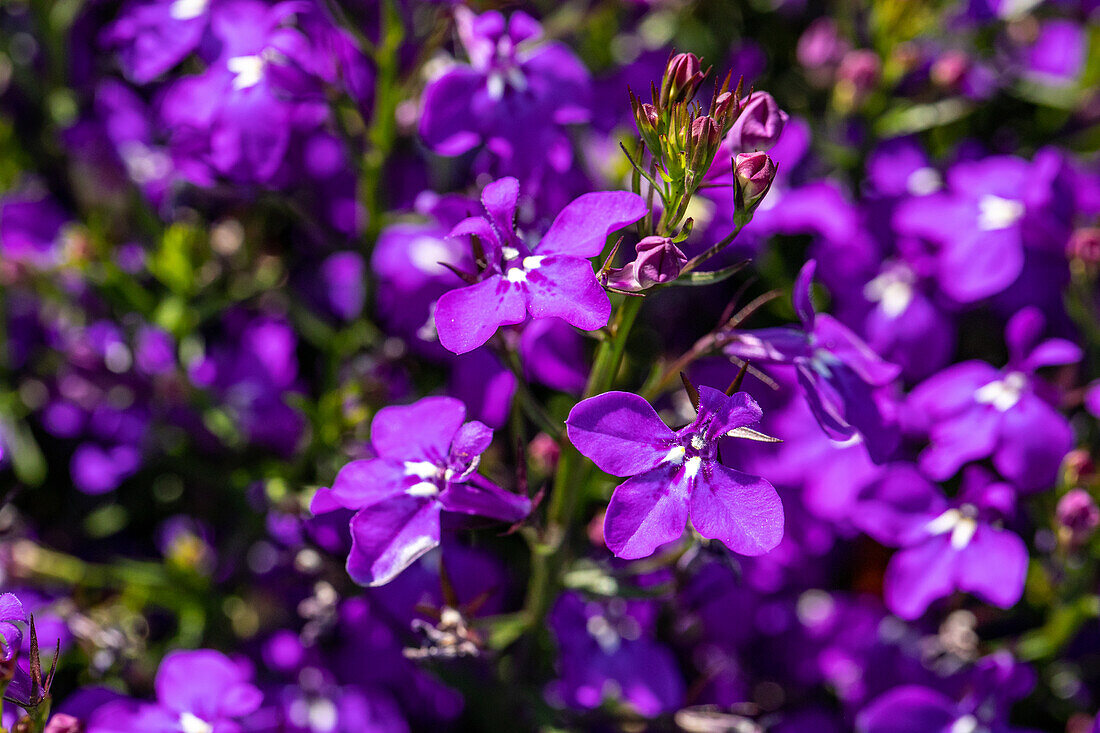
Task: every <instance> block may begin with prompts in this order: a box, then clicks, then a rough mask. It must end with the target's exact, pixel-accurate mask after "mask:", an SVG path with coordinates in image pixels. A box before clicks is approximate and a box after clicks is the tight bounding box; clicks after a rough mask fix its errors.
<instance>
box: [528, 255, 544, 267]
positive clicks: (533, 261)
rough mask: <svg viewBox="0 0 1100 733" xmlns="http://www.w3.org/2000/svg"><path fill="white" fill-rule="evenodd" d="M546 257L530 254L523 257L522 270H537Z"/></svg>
mask: <svg viewBox="0 0 1100 733" xmlns="http://www.w3.org/2000/svg"><path fill="white" fill-rule="evenodd" d="M545 259H546V258H545V257H544V256H542V255H531V256H530V257H524V258H523V269H524V270H537V269H539V268H540V267H542V261H543V260H545Z"/></svg>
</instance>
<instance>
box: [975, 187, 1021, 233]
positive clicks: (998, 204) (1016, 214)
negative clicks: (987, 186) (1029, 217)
mask: <svg viewBox="0 0 1100 733" xmlns="http://www.w3.org/2000/svg"><path fill="white" fill-rule="evenodd" d="M1023 215H1024V204H1023V202H1022V201H1016V200H1015V199H1003V198H1001V197H1000V196H994V195H993V194H986V195H985V196H982V197H981V198H980V199H979V200H978V227H979V228H980V229H982V230H983V231H987V232H988V231H994V230H996V229H1007V228H1009V227H1010V226H1012V225H1013V224H1015V223H1016V222H1017V221H1019V220H1020V217H1022V216H1023Z"/></svg>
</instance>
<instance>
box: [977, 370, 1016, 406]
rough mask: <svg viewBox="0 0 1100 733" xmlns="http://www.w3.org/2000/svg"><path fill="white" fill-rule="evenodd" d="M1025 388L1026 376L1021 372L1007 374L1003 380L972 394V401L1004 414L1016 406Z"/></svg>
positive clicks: (991, 383)
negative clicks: (991, 407)
mask: <svg viewBox="0 0 1100 733" xmlns="http://www.w3.org/2000/svg"><path fill="white" fill-rule="evenodd" d="M1026 388H1027V375H1025V374H1023V373H1022V372H1009V373H1008V374H1006V375H1005V378H1004V379H998V380H997V381H995V382H990V383H989V384H987V385H985V386H984V387H980V388H979V389H978V391H977V392H975V393H974V401H975V402H978V403H979V404H983V405H993V407H995V408H996V409H997V410H998V411H999V412H1006V411H1008V410H1010V409H1012V408H1013V407H1015V406H1016V403H1017V402H1019V401H1020V397H1021V396H1022V395H1023V392H1024V389H1026Z"/></svg>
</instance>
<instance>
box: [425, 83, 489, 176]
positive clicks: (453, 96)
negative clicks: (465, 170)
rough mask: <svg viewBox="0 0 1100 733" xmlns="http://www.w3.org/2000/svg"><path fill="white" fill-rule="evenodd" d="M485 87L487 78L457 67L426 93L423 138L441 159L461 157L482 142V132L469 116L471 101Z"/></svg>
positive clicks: (430, 85)
mask: <svg viewBox="0 0 1100 733" xmlns="http://www.w3.org/2000/svg"><path fill="white" fill-rule="evenodd" d="M484 85H485V77H484V76H482V75H481V74H479V73H478V72H476V71H474V70H473V69H469V68H466V67H462V66H456V67H454V68H452V69H451V70H450V71H448V72H447V73H446V74H444V75H443V76H441V77H439V78H438V79H436V80H435V81H433V82H432V83H430V84H429V85H428V86H427V88H426V89H425V90H424V98H423V105H422V107H423V112H422V113H421V115H420V137H422V138H423V139H424V143H425V144H426V145H427V146H428V147H429V148H431V149H432V150H433V151H435V152H437V153H439V154H440V155H461V154H462V153H465V152H466V151H467V150H469V149H470V148H472V147H474V146H475V145H477V144H478V143H480V142H481V131H480V130H479V129H478V125H477V123H476V120H475V118H474V116H473V115H471V113H470V99H471V98H472V97H473V96H474V95H475V94H476V93H477V91H478V90H479V89H481V88H482V87H483V86H484Z"/></svg>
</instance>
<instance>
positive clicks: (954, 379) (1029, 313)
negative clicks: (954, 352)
mask: <svg viewBox="0 0 1100 733" xmlns="http://www.w3.org/2000/svg"><path fill="white" fill-rule="evenodd" d="M1044 325H1045V319H1044V318H1043V315H1042V313H1041V312H1040V311H1039V310H1038V309H1036V308H1024V309H1023V310H1021V311H1019V312H1018V313H1017V314H1016V315H1014V316H1013V317H1012V318H1011V319H1010V320H1009V322H1008V326H1007V327H1006V329H1005V340H1006V342H1007V344H1008V352H1009V361H1008V364H1007V365H1006V366H1005V367H1004V368H1003V369H997V368H996V367H994V366H991V365H990V364H987V363H985V362H982V361H965V362H962V363H961V364H955V365H954V366H951V367H948V368H947V369H945V370H943V371H942V372H940V373H939V374H937V375H935V376H933V377H930V378H928V379H926V380H925V381H924V382H922V383H921V384H920V385H918V386H917V387H916V388H915V389H914V390H913V391H912V393H911V394H910V395H909V399H908V403H907V404H908V406H909V407H910V408H911V409H912V410H913V412H914V413H915V417H916V419H918V420H919V421H921V423H922V427H924V428H926V429H927V431H928V440H929V446H928V447H927V448H925V449H924V451H923V452H921V454H920V466H921V470H922V471H924V472H925V473H926V474H928V475H929V476H931V477H932V478H934V479H936V480H941V481H942V480H944V479H947V478H950V477H951V476H952V475H954V474H955V472H956V471H958V470H959V468H961V467H962V465H963V464H964V463H967V462H968V461H979V460H982V459H983V458H987V457H992V459H993V465H994V466H995V467H996V469H997V470H998V471H999V472H1000V473H1001V475H1002V476H1004V477H1005V478H1008V479H1010V480H1011V481H1012V482H1013V483H1015V484H1016V485H1017V486H1019V487H1020V488H1021V489H1023V490H1025V491H1034V490H1038V489H1042V488H1045V487H1047V486H1050V485H1051V484H1052V483H1053V482H1054V480H1055V477H1056V475H1057V471H1058V466H1059V464H1060V463H1061V461H1062V458H1063V457H1064V456H1065V455H1066V453H1068V452H1069V450H1070V449H1071V448H1072V447H1073V430H1072V429H1071V428H1070V425H1069V423H1068V422H1067V421H1066V419H1065V418H1064V417H1063V416H1062V415H1060V414H1059V413H1058V411H1057V410H1056V409H1054V407H1052V406H1051V402H1052V401H1054V399H1055V396H1054V395H1051V394H1050V392H1051V389H1050V387H1049V386H1048V385H1046V383H1044V382H1043V381H1042V380H1041V379H1039V378H1038V377H1037V376H1036V370H1037V369H1039V368H1040V367H1044V366H1052V365H1057V364H1072V363H1075V362H1077V361H1080V359H1081V349H1080V348H1079V347H1078V346H1077V345H1076V344H1074V343H1072V342H1070V341H1066V340H1063V339H1049V340H1046V341H1042V342H1039V335H1040V334H1041V333H1042V332H1043V328H1044Z"/></svg>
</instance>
